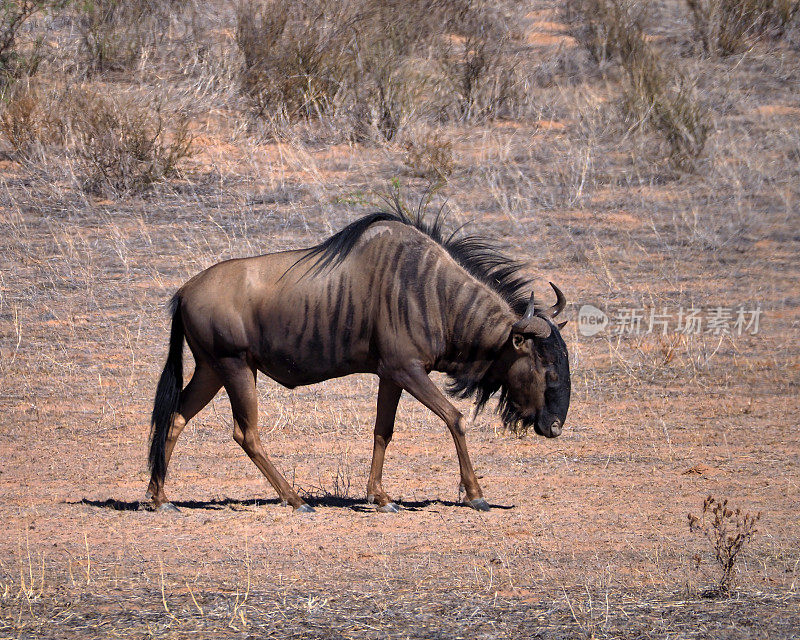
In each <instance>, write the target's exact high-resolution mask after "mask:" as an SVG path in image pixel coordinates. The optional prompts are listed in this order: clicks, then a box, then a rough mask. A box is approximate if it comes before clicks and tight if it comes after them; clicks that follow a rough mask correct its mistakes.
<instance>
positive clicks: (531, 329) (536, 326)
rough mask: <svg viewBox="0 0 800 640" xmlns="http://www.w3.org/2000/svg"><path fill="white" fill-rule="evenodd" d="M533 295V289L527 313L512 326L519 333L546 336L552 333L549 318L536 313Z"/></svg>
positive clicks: (538, 336) (539, 336)
mask: <svg viewBox="0 0 800 640" xmlns="http://www.w3.org/2000/svg"><path fill="white" fill-rule="evenodd" d="M533 297H534V294H533V291H531V299H530V301H529V302H528V308H527V309H525V314H524V315H523V316H522V317H521V318H520V319H519V320H517V321H516V322H515V323H514V326H513V327H512V328H513V329H514V331H518V332H519V333H529V334H532V335H534V336H536V337H537V338H546V337H547V336H549V335H550V332H551V331H552V329H551V328H550V325H549V324H548V322H547V320H545V319H544V318H541V317H539V316H537V315H536V308H535V306H534V304H533Z"/></svg>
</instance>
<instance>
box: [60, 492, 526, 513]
mask: <svg viewBox="0 0 800 640" xmlns="http://www.w3.org/2000/svg"><path fill="white" fill-rule="evenodd" d="M306 500H307V502H308V504H310V505H311V506H312V507H338V508H346V509H351V510H353V511H359V512H362V513H365V512H371V511H374V510H375V507H374V505H371V504H369V503H367V502H366V500H364V499H363V498H338V497H335V496H321V497H307V498H306ZM62 504H70V505H78V504H85V505H88V506H90V507H96V508H98V509H110V510H112V511H153V506H152V503H151V502H150V501H149V500H131V501H127V500H116V499H114V498H108V499H107V500H89V499H88V498H82V499H81V500H78V501H75V502H70V501H69V500H65V501H64V502H63V503H62ZM172 504H174V505H175V506H176V507H178V508H179V509H211V510H221V509H231V510H233V511H246V510H247V511H249V507H262V506H266V505H279V504H280V500H278V499H277V498H270V499H262V498H249V499H246V500H236V499H234V498H215V499H213V500H174V501H173V502H172ZM398 504H399V505H400V507H401V508H402V510H404V511H421V510H423V509H427V508H429V507H434V506H441V507H463V508H467V505H463V504H460V503H458V502H452V501H449V500H416V501H410V502H399V501H398ZM490 506H491V507H492V509H505V510H507V509H513V508H514V505H500V504H491V505H490Z"/></svg>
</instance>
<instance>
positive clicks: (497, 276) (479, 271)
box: [291, 198, 531, 315]
mask: <svg viewBox="0 0 800 640" xmlns="http://www.w3.org/2000/svg"><path fill="white" fill-rule="evenodd" d="M390 205H391V206H392V209H393V210H392V211H378V212H375V213H371V214H369V215H366V216H364V217H363V218H359V219H358V220H356V221H355V222H352V223H350V224H349V225H347V226H346V227H345V228H344V229H342V230H341V231H339V232H338V233H336V234H334V235H332V236H331V237H330V238H328V239H327V240H325V241H324V242H322V243H321V244H318V245H317V246H315V247H312V248H311V249H309V251H308V253H307V254H306V255H304V256H303V257H302V258H300V260H298V261H297V262H296V263H295V264H294V265H292V267H291V268H294V267H296V266H299V265H300V264H302V263H310V264H309V268H308V271H307V273H310V274H319V273H322V272H323V271H325V270H327V269H329V268H334V267H336V266H337V265H339V264H341V263H342V262H344V260H345V259H346V258H347V256H348V255H350V252H351V251H352V250H353V248H354V247H355V245H356V244H357V243H358V241H359V239H360V238H361V236H362V235H363V234H364V232H365V231H366V230H367V229H368V228H369V227H371V226H372V225H373V224H376V223H378V222H385V221H392V222H400V223H402V224H405V225H408V226H410V227H413V228H414V229H417V230H418V231H421V232H422V233H424V234H425V235H426V236H428V237H429V238H431V240H433V241H434V242H436V243H437V244H438V245H440V246H441V247H442V248H443V249H444V250H445V251H447V253H448V254H450V256H451V257H452V258H453V260H455V261H456V263H458V264H459V265H460V266H461V267H462V268H463V269H464V270H466V271H467V272H468V273H469V274H470V275H471V276H472V277H473V278H475V279H476V280H478V281H480V282H483V283H484V284H485V285H487V286H488V287H490V288H491V289H492V290H494V291H495V292H497V293H498V294H499V295H500V297H501V298H503V300H505V301H506V303H507V304H508V305H509V306H510V307H511V309H512V310H513V311H514V313H516V314H517V315H522V314H523V313H525V309H526V307H527V304H528V291H530V286H531V282H530V280H528V279H527V278H525V277H524V276H522V275H521V274H520V271H521V269H522V268H523V267H524V266H525V265H524V263H523V262H520V261H518V260H513V259H511V258H509V257H508V256H506V255H504V254H503V253H502V252H501V251H500V250H499V249H497V247H495V246H494V245H493V244H492V243H491V242H490V241H487V240H485V239H483V238H481V237H479V236H476V235H466V234H464V235H462V234H460V233H459V232H460V231H461V229H462V227H460V228H459V229H456V230H455V231H454V232H453V233H451V234H449V235H448V236H445V232H444V229H443V224H442V223H443V220H442V215H441V210H439V213H437V215H436V216H435V217H434V218H433V221H432V222H429V221H427V220H426V219H425V217H424V216H423V212H422V208H420V209H419V210H418V211H417V212H416V214H415V215H414V216H410V215H408V214H407V213H406V211H405V210H404V209H403V207H402V206H401V204H400V202H399V200H398V199H396V198H395V199H394V200H393V201H391V202H390Z"/></svg>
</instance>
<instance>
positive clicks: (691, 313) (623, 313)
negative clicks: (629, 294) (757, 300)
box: [578, 304, 763, 338]
mask: <svg viewBox="0 0 800 640" xmlns="http://www.w3.org/2000/svg"><path fill="white" fill-rule="evenodd" d="M762 315H763V312H762V311H761V307H760V306H754V307H746V306H745V305H739V306H738V307H723V306H716V307H694V306H692V307H662V308H661V309H656V308H647V307H623V308H619V309H613V310H612V309H609V310H606V311H603V310H602V309H599V308H598V307H595V306H594V305H591V304H585V305H583V306H582V307H581V308H580V310H579V311H578V332H579V333H580V334H581V335H582V336H585V337H587V338H590V337H591V336H595V335H597V334H599V333H600V332H601V331H603V330H604V329H606V328H608V333H609V334H611V335H613V336H623V335H633V336H641V335H647V334H661V335H667V334H681V335H711V336H742V335H746V334H748V335H753V336H754V335H756V334H757V333H758V331H759V327H760V322H761V317H762Z"/></svg>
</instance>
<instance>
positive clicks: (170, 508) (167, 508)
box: [156, 502, 181, 513]
mask: <svg viewBox="0 0 800 640" xmlns="http://www.w3.org/2000/svg"><path fill="white" fill-rule="evenodd" d="M156 511H162V512H168V513H169V512H171V513H180V512H181V510H180V509H178V507H176V506H175V505H174V504H172V503H171V502H163V503H161V504H160V505H159V506H158V508H157V509H156Z"/></svg>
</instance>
